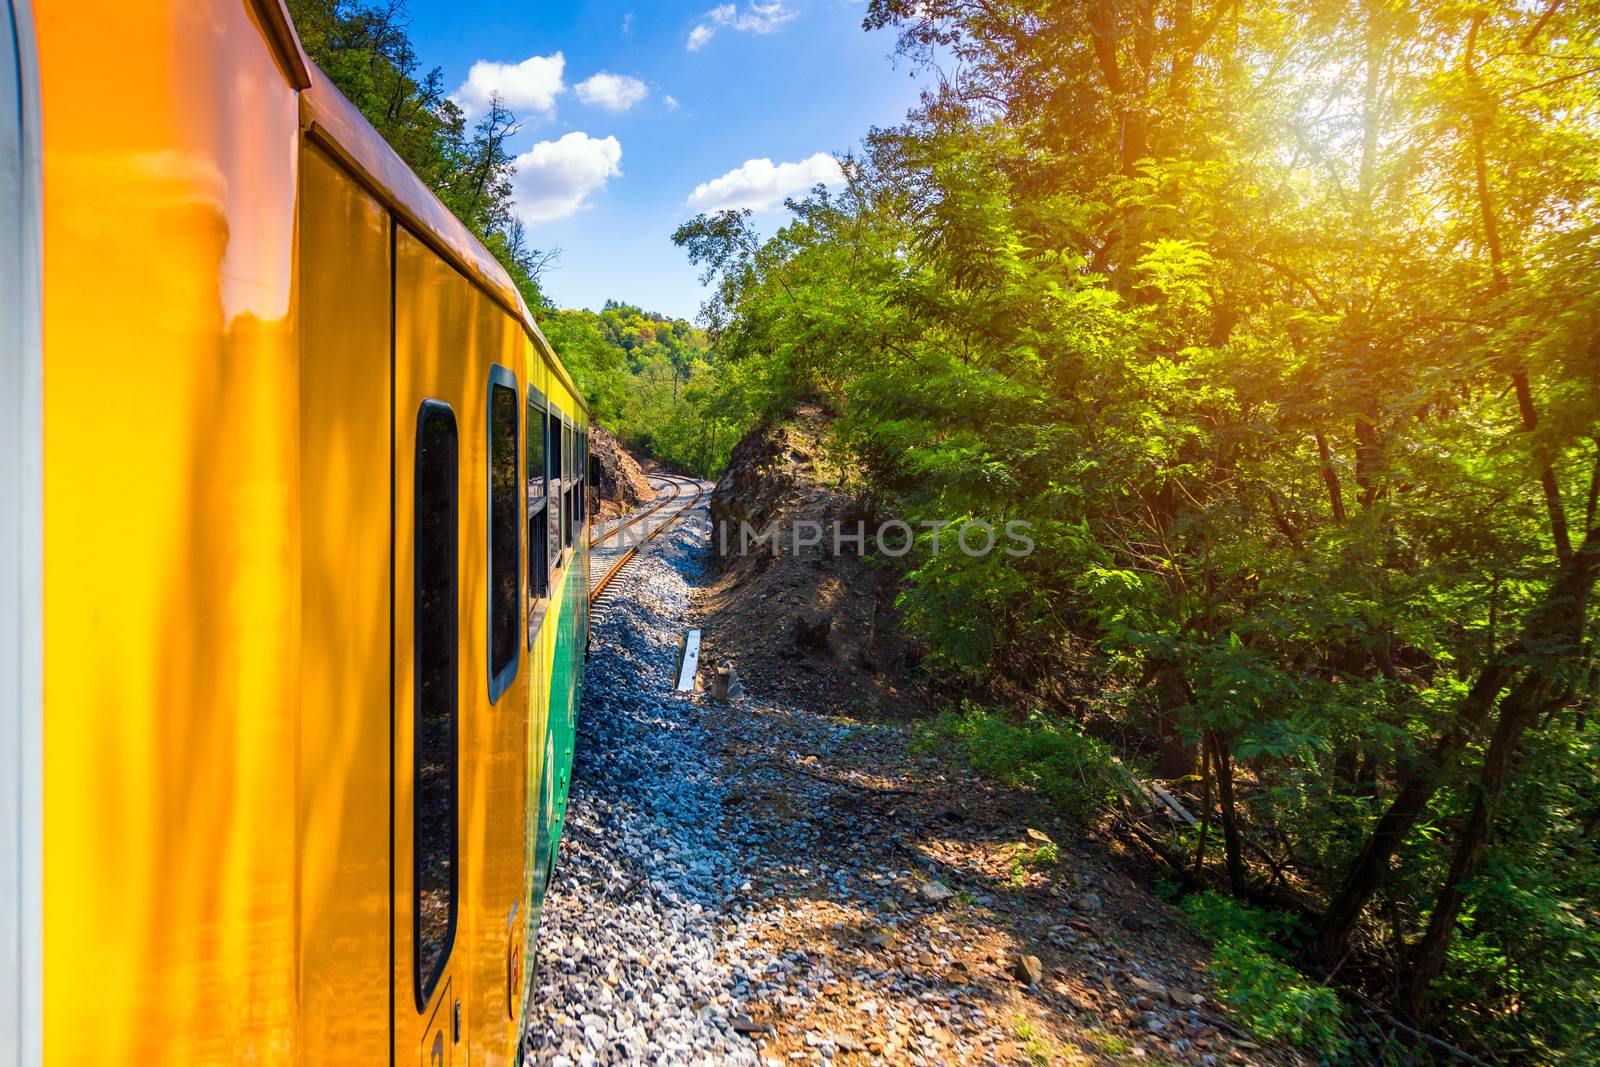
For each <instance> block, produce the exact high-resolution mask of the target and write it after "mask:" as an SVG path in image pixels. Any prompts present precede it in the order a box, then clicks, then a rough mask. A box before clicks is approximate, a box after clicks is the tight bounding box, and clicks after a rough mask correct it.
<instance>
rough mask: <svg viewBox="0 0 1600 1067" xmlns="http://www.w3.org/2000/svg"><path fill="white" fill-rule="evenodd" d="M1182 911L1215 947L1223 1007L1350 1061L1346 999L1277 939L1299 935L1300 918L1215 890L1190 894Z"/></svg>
mask: <svg viewBox="0 0 1600 1067" xmlns="http://www.w3.org/2000/svg"><path fill="white" fill-rule="evenodd" d="M1180 906H1181V907H1182V909H1183V912H1184V914H1185V915H1187V916H1188V918H1189V922H1190V925H1192V926H1193V927H1194V928H1195V929H1196V930H1197V931H1198V932H1199V933H1200V934H1201V936H1203V937H1205V938H1207V939H1208V940H1210V941H1211V942H1212V954H1211V977H1212V980H1213V981H1215V982H1216V983H1217V991H1218V993H1219V995H1220V996H1221V997H1222V1000H1223V1003H1225V1004H1227V1005H1228V1006H1229V1007H1230V1008H1232V1009H1233V1010H1234V1011H1235V1012H1237V1013H1238V1015H1239V1018H1240V1019H1241V1020H1242V1021H1243V1022H1244V1024H1245V1025H1246V1026H1248V1027H1249V1028H1250V1030H1251V1031H1252V1032H1253V1033H1255V1034H1256V1035H1257V1036H1258V1037H1261V1038H1264V1039H1266V1040H1269V1041H1284V1042H1287V1043H1289V1044H1291V1045H1296V1046H1298V1047H1300V1048H1304V1049H1307V1050H1310V1051H1314V1052H1316V1053H1318V1054H1320V1055H1321V1056H1322V1057H1323V1059H1325V1060H1328V1061H1331V1062H1338V1061H1342V1060H1343V1059H1344V1058H1345V1053H1346V1051H1347V1050H1348V1047H1349V1041H1348V1039H1347V1038H1346V1037H1345V1033H1344V1005H1343V1004H1342V1003H1341V1002H1340V1000H1339V997H1338V994H1336V993H1335V992H1334V991H1333V990H1331V989H1329V988H1328V987H1326V986H1324V985H1320V984H1318V983H1316V982H1313V981H1311V980H1309V979H1308V978H1306V977H1305V976H1304V975H1302V974H1301V973H1300V972H1299V971H1297V970H1295V969H1294V968H1293V967H1292V966H1290V965H1289V964H1288V963H1286V962H1285V961H1284V956H1285V955H1286V953H1285V950H1284V948H1283V946H1282V945H1281V944H1280V943H1279V941H1278V940H1276V939H1279V938H1284V937H1292V936H1293V935H1294V934H1295V933H1297V926H1296V924H1295V922H1294V921H1293V920H1292V919H1290V918H1289V917H1288V916H1285V915H1282V914H1279V913H1277V912H1271V911H1262V910H1260V909H1257V908H1251V907H1247V906H1245V905H1243V904H1241V903H1239V902H1238V901H1236V900H1232V899H1230V898H1228V897H1224V896H1221V895H1220V894H1217V893H1211V892H1206V893H1199V894H1196V895H1195V896H1192V897H1187V898H1185V899H1184V901H1183V903H1182V904H1181V905H1180Z"/></svg>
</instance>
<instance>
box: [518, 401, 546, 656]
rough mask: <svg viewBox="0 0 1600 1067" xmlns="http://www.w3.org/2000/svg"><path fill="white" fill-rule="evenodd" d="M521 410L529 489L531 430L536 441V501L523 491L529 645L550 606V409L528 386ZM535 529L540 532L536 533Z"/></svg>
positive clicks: (525, 478) (525, 476)
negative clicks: (537, 487)
mask: <svg viewBox="0 0 1600 1067" xmlns="http://www.w3.org/2000/svg"><path fill="white" fill-rule="evenodd" d="M523 411H524V412H525V418H524V420H523V430H522V432H523V435H524V436H523V449H522V457H523V463H522V477H523V481H524V482H526V483H527V485H528V486H529V488H530V490H531V488H532V486H533V485H534V484H535V479H534V477H533V472H532V462H531V460H532V457H531V456H530V455H529V451H528V450H529V449H530V448H532V446H533V441H534V435H535V433H537V434H538V441H539V472H538V478H537V484H538V485H539V487H540V489H539V501H538V503H537V504H535V503H534V500H533V494H532V492H531V491H530V492H529V493H528V495H527V500H528V503H527V527H528V547H527V557H528V583H527V584H528V647H529V648H530V649H531V648H532V647H533V643H534V641H535V640H536V639H537V636H538V633H539V627H540V626H542V625H543V624H544V616H545V613H546V612H547V611H548V610H549V607H550V513H549V511H548V508H549V507H550V469H549V466H548V464H547V463H546V459H545V450H546V449H547V448H548V446H549V436H550V410H549V406H548V402H547V401H546V399H545V395H544V394H543V393H542V392H540V391H539V390H537V389H535V388H534V387H533V386H531V385H530V386H528V389H527V401H526V402H525V403H524V404H523ZM536 531H537V534H538V535H540V536H536V533H535V532H536Z"/></svg>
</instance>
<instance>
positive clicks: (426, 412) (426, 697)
mask: <svg viewBox="0 0 1600 1067" xmlns="http://www.w3.org/2000/svg"><path fill="white" fill-rule="evenodd" d="M458 453H459V449H458V445H457V441H456V417H455V413H454V412H452V411H451V410H450V408H449V406H448V405H446V404H441V403H440V402H439V401H437V400H424V401H423V402H422V408H421V410H420V411H418V413H417V460H416V463H417V465H416V471H415V478H416V485H415V506H416V512H415V514H414V515H413V516H412V522H413V528H414V530H415V535H416V575H415V596H416V603H415V605H414V612H415V618H414V620H413V627H414V630H415V633H414V643H415V649H416V651H415V653H414V657H415V660H416V667H415V669H416V680H415V684H416V739H415V744H416V753H415V781H414V792H413V803H414V805H415V807H414V809H413V813H412V816H413V821H412V849H413V857H412V861H413V865H414V866H413V879H412V880H413V885H414V887H415V891H416V900H415V902H414V905H415V906H414V908H413V911H412V914H413V923H414V926H413V944H415V946H416V959H415V962H416V974H415V978H416V995H417V1010H418V1011H422V1010H423V1009H425V1008H426V1007H427V1005H428V1001H429V999H430V998H431V997H432V996H433V989H434V986H435V985H437V984H438V981H439V975H440V974H441V973H442V972H443V970H444V963H445V960H446V959H447V958H448V957H449V955H450V945H451V942H452V941H453V940H454V939H455V930H456V886H457V885H458V883H459V878H458V871H457V863H456V857H457V848H456V712H457V700H458V693H459V690H458V687H457V685H456V649H457V619H456V612H457V605H458V603H459V597H458V595H457V588H456V581H457V568H458V566H459V561H458V556H457V551H456V531H457V529H458V527H457V521H458V520H457V501H456V495H457V490H458V476H459V470H460V467H459V460H458Z"/></svg>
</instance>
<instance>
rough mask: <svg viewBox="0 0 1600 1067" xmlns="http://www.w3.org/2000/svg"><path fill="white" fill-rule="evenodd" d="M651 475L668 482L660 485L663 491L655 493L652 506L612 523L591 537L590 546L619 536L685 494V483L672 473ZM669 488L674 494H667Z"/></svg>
mask: <svg viewBox="0 0 1600 1067" xmlns="http://www.w3.org/2000/svg"><path fill="white" fill-rule="evenodd" d="M651 477H652V478H658V479H660V480H661V481H664V482H666V483H667V484H666V485H665V486H659V487H658V488H659V489H661V490H662V491H661V492H658V493H657V494H656V495H655V498H654V499H653V500H652V501H651V502H650V506H649V507H647V508H645V509H644V510H642V511H636V512H634V513H633V515H631V516H630V517H628V518H627V519H626V520H624V521H621V522H614V523H612V525H611V528H610V529H609V530H606V531H605V532H604V533H600V534H596V535H595V536H593V537H591V538H589V547H590V548H593V547H594V546H595V545H598V544H599V543H600V542H601V541H609V540H610V539H611V538H613V537H615V536H617V534H619V533H621V532H622V531H623V530H626V529H627V528H628V527H630V526H632V525H633V524H634V523H636V522H638V521H640V520H641V519H644V518H648V517H649V516H651V515H654V514H655V513H656V512H657V511H660V510H661V509H662V508H664V507H666V506H667V505H668V504H670V503H672V502H673V501H674V500H676V499H678V497H680V496H682V495H683V485H682V483H681V482H680V481H679V480H678V479H677V478H676V477H674V476H673V475H670V474H653V475H651ZM667 489H672V490H673V492H672V495H670V496H668V495H667V493H666V490H667Z"/></svg>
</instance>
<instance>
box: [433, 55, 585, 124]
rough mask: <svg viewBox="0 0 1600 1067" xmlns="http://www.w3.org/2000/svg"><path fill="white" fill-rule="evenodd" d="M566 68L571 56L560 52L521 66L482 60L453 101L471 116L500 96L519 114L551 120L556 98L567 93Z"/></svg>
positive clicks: (523, 62)
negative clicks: (544, 117) (530, 114)
mask: <svg viewBox="0 0 1600 1067" xmlns="http://www.w3.org/2000/svg"><path fill="white" fill-rule="evenodd" d="M566 66H567V57H566V56H564V55H562V54H561V53H560V52H557V53H556V54H555V55H553V56H529V57H528V58H527V59H524V60H523V61H522V62H521V63H495V62H493V61H491V60H487V59H480V60H478V61H477V62H476V63H474V64H472V69H471V70H469V71H468V72H467V80H466V81H464V82H462V83H461V88H459V89H457V90H456V92H455V96H453V97H451V99H453V100H454V101H455V102H456V103H457V104H459V105H461V110H463V111H465V112H466V113H467V114H468V115H469V116H471V115H478V114H482V113H483V112H485V111H487V110H489V100H490V98H492V97H494V96H495V95H496V94H498V95H499V97H500V102H501V103H502V104H504V105H505V106H506V107H508V108H510V109H511V110H512V111H513V112H516V113H517V114H519V115H526V114H528V113H529V112H537V113H539V114H541V115H544V116H546V117H548V116H550V115H553V114H555V110H556V97H557V96H560V95H561V94H562V93H563V92H565V91H566V88H567V84H566V82H565V81H563V80H562V73H563V72H564V71H565V70H566Z"/></svg>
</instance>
